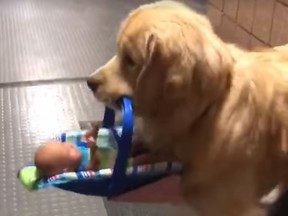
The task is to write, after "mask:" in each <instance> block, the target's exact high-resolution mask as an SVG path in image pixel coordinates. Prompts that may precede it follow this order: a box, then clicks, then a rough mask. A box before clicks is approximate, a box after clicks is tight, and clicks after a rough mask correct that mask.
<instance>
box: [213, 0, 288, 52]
mask: <svg viewBox="0 0 288 216" xmlns="http://www.w3.org/2000/svg"><path fill="white" fill-rule="evenodd" d="M207 13H208V16H209V18H210V20H211V22H212V24H213V26H214V27H215V30H216V32H217V33H218V35H219V36H220V37H221V38H222V39H223V40H225V41H227V42H233V43H237V44H240V45H242V46H244V47H246V48H251V47H257V46H276V45H282V44H285V43H288V0H208V8H207Z"/></svg>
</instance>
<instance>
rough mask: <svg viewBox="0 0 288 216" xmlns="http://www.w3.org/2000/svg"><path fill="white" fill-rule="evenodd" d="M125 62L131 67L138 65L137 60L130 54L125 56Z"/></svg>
mask: <svg viewBox="0 0 288 216" xmlns="http://www.w3.org/2000/svg"><path fill="white" fill-rule="evenodd" d="M123 64H124V65H127V66H129V67H133V66H135V65H136V62H135V61H134V60H133V59H132V57H131V56H130V55H128V54H125V55H124V56H123Z"/></svg>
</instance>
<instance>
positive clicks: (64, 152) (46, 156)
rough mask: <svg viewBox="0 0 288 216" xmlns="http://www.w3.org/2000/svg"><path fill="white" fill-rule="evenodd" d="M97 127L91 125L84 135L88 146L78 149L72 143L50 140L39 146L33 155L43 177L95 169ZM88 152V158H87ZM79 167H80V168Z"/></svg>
mask: <svg viewBox="0 0 288 216" xmlns="http://www.w3.org/2000/svg"><path fill="white" fill-rule="evenodd" d="M98 129H99V127H93V129H92V130H90V131H88V132H87V133H86V135H85V137H86V140H87V144H88V148H85V151H83V149H84V148H83V149H80V148H79V147H77V146H76V145H74V144H72V143H68V142H66V143H63V142H60V141H57V140H52V141H50V142H48V143H46V144H44V145H43V146H41V147H39V148H38V149H37V150H36V152H35V156H34V162H35V166H36V167H37V169H38V170H39V172H40V173H41V175H43V176H44V177H51V176H54V175H57V174H60V173H63V172H74V171H77V170H79V169H81V170H97V169H98V168H99V166H100V152H99V151H98V150H97V146H96V141H95V137H96V136H97V133H98ZM88 154H90V160H88V159H87V158H89V155H88ZM80 167H81V168H80Z"/></svg>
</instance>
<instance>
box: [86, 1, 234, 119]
mask: <svg viewBox="0 0 288 216" xmlns="http://www.w3.org/2000/svg"><path fill="white" fill-rule="evenodd" d="M223 44H224V43H222V42H221V41H220V40H219V39H218V38H217V37H216V35H215V34H214V33H213V30H212V27H211V25H210V23H209V22H208V20H207V19H206V18H205V17H203V16H202V15H200V14H197V13H195V12H193V11H191V10H190V9H188V8H187V7H186V6H184V5H182V4H180V3H175V2H158V3H154V4H149V5H145V6H142V7H140V8H138V9H136V10H135V11H133V12H132V13H130V14H129V16H128V18H127V19H126V20H125V21H124V22H123V24H122V26H121V29H120V31H119V34H118V38H117V53H116V55H115V56H114V57H113V58H111V59H110V60H109V61H108V62H107V63H106V64H105V65H104V66H102V67H101V68H99V69H97V70H96V71H95V72H94V73H92V74H91V76H90V78H89V80H88V85H89V87H90V88H91V89H92V90H93V92H94V94H95V96H96V98H98V99H99V100H101V101H103V102H104V103H106V104H108V105H113V103H114V102H115V101H116V100H117V99H118V98H119V97H121V96H123V95H125V96H130V97H131V98H132V99H133V104H134V109H135V112H136V113H138V114H140V115H153V114H155V113H159V112H160V113H161V110H162V111H163V109H165V110H169V109H173V107H174V106H176V104H179V103H182V104H184V103H183V102H185V103H186V102H189V103H190V104H193V106H198V105H199V104H201V103H202V102H203V101H207V102H209V101H210V100H214V99H215V97H218V96H219V94H222V91H223V89H224V88H226V84H227V78H228V74H229V73H228V71H229V69H230V66H231V61H232V60H231V58H230V55H229V54H228V51H227V50H226V49H225V47H224V46H222V45H223Z"/></svg>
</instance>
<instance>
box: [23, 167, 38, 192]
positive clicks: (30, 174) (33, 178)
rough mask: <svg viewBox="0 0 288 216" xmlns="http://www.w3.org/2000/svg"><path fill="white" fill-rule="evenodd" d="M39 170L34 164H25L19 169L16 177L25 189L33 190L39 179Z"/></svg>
mask: <svg viewBox="0 0 288 216" xmlns="http://www.w3.org/2000/svg"><path fill="white" fill-rule="evenodd" d="M39 176H40V174H39V172H38V171H37V169H36V167H35V166H27V167H24V168H22V169H21V170H20V171H19V174H18V178H19V180H20V182H21V183H22V185H23V186H24V187H25V188H26V189H27V190H30V191H31V190H35V189H36V183H37V181H38V179H39Z"/></svg>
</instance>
